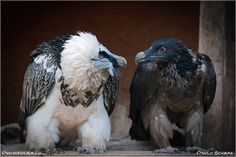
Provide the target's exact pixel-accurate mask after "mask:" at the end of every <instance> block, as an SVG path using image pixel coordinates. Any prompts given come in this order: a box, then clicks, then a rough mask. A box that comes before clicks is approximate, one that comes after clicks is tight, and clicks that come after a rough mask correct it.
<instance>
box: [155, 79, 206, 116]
mask: <svg viewBox="0 0 236 157" xmlns="http://www.w3.org/2000/svg"><path fill="white" fill-rule="evenodd" d="M194 81H197V80H192V81H189V82H188V81H186V80H183V79H182V80H181V79H179V80H171V81H170V80H163V81H162V85H161V86H162V87H161V88H160V90H159V91H158V99H157V100H158V102H159V103H160V104H162V105H164V106H166V107H167V108H169V109H170V110H173V111H177V112H185V111H189V110H191V109H192V108H193V107H194V106H195V105H196V104H199V101H200V100H201V96H202V95H201V93H202V83H201V82H198V81H197V82H196V83H194Z"/></svg>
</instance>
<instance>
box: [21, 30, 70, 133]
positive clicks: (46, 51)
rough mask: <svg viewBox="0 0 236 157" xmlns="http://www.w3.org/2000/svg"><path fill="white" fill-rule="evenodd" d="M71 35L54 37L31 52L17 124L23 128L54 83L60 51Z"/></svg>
mask: <svg viewBox="0 0 236 157" xmlns="http://www.w3.org/2000/svg"><path fill="white" fill-rule="evenodd" d="M70 38H71V35H64V36H59V37H56V38H55V39H53V40H50V41H48V42H47V43H46V42H44V43H42V44H40V45H38V46H37V48H36V49H35V50H34V51H33V52H32V53H31V55H30V61H31V63H30V64H29V66H28V68H27V70H26V73H25V77H24V83H23V95H22V99H21V104H20V115H19V124H20V126H21V128H24V123H25V119H26V118H27V117H28V116H30V115H32V114H33V113H34V112H35V111H36V110H37V109H38V108H39V107H40V106H42V105H43V104H44V102H45V101H46V97H47V96H48V94H49V92H50V90H51V88H52V87H53V85H54V83H55V73H56V71H57V69H58V68H60V57H61V54H60V52H61V51H62V50H63V44H64V43H65V41H66V40H68V39H70Z"/></svg>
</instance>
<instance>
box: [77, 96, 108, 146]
mask: <svg viewBox="0 0 236 157" xmlns="http://www.w3.org/2000/svg"><path fill="white" fill-rule="evenodd" d="M96 105H97V110H96V112H94V114H93V115H92V116H90V117H89V119H88V121H86V122H85V123H84V124H82V126H80V127H79V133H80V137H81V139H82V146H83V147H95V148H103V149H105V148H106V143H107V142H108V141H109V139H110V134H111V124H110V119H109V116H108V114H107V111H106V109H105V107H104V101H103V95H102V94H101V95H100V96H99V98H98V100H97V102H96Z"/></svg>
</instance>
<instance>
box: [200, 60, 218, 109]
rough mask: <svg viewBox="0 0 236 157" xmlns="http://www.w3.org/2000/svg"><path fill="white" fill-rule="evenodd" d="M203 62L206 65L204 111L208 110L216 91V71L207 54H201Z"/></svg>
mask: <svg viewBox="0 0 236 157" xmlns="http://www.w3.org/2000/svg"><path fill="white" fill-rule="evenodd" d="M202 56H204V57H203V60H204V64H205V65H206V72H205V78H206V79H205V82H204V85H203V105H204V113H206V112H207V111H208V109H209V108H210V106H211V104H212V102H213V100H214V97H215V92H216V73H215V70H214V66H213V64H212V63H211V60H210V58H209V57H208V56H207V55H202Z"/></svg>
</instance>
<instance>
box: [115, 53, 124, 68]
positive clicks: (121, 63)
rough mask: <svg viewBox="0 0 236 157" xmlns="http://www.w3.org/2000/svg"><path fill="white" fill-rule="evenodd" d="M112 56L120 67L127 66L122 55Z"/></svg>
mask: <svg viewBox="0 0 236 157" xmlns="http://www.w3.org/2000/svg"><path fill="white" fill-rule="evenodd" d="M113 57H114V58H115V59H116V61H117V62H118V65H119V66H120V67H124V68H127V61H126V59H125V58H124V57H122V56H117V55H113Z"/></svg>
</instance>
